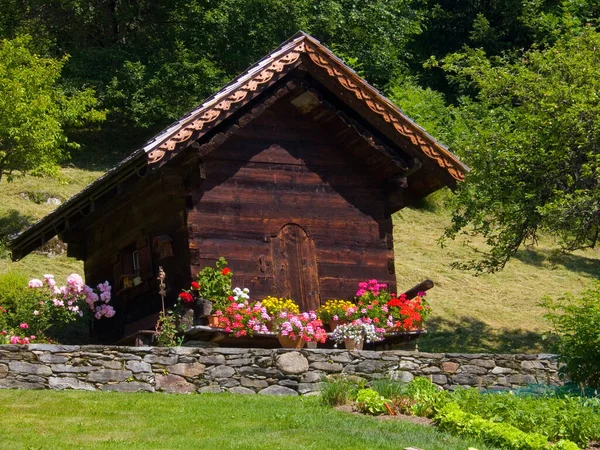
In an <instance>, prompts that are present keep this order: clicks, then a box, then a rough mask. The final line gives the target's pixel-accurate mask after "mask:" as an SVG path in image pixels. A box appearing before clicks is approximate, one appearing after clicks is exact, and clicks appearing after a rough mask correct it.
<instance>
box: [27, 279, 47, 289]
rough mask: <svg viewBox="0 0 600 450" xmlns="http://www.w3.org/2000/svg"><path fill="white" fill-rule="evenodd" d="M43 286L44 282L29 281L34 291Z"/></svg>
mask: <svg viewBox="0 0 600 450" xmlns="http://www.w3.org/2000/svg"><path fill="white" fill-rule="evenodd" d="M43 285H44V284H43V283H42V280H38V279H37V278H34V279H32V280H29V287H30V288H32V289H33V288H39V287H42V286H43Z"/></svg>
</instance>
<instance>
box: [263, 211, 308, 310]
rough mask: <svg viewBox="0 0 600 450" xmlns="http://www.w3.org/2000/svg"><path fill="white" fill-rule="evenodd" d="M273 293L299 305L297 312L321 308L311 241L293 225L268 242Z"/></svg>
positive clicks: (286, 227) (287, 226) (289, 225)
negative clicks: (269, 244) (270, 253)
mask: <svg viewBox="0 0 600 450" xmlns="http://www.w3.org/2000/svg"><path fill="white" fill-rule="evenodd" d="M271 245H272V247H271V249H272V252H273V272H274V274H273V275H274V279H275V289H276V291H277V295H278V296H279V297H288V298H291V299H293V300H294V301H296V302H297V303H298V304H299V305H300V311H310V310H315V309H317V308H318V307H319V305H320V296H319V274H318V270H317V256H316V252H315V243H314V241H313V240H312V239H311V238H310V237H309V236H308V235H307V234H306V231H304V229H303V228H302V227H301V226H299V225H296V224H293V223H291V224H288V225H286V226H284V227H283V228H282V229H281V230H280V231H279V234H278V235H277V237H276V238H273V239H272V240H271Z"/></svg>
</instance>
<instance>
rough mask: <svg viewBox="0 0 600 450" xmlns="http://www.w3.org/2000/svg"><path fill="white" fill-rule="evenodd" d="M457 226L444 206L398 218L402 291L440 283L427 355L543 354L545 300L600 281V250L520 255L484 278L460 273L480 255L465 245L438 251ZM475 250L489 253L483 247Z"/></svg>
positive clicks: (434, 293)
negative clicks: (444, 235) (462, 264)
mask: <svg viewBox="0 0 600 450" xmlns="http://www.w3.org/2000/svg"><path fill="white" fill-rule="evenodd" d="M449 223H450V215H449V213H448V212H447V211H445V210H444V209H443V208H441V207H437V208H433V210H431V208H429V210H428V209H419V210H417V209H411V208H405V209H403V210H401V211H400V212H398V213H397V214H396V215H395V217H394V245H395V253H396V277H397V280H398V290H403V289H408V288H410V287H412V286H414V285H416V284H417V283H419V282H421V281H423V280H425V279H427V278H429V279H431V280H433V281H434V283H435V287H434V288H433V289H432V290H431V291H430V292H429V293H428V296H427V300H428V301H429V303H430V305H431V308H432V311H433V314H432V317H431V319H430V320H429V322H428V325H427V328H428V329H429V331H430V335H429V336H427V337H425V338H424V339H422V340H420V341H419V349H421V350H426V351H447V352H489V351H491V352H537V351H541V350H543V349H544V345H543V344H544V342H543V340H542V335H543V333H544V331H546V330H547V329H548V323H547V322H546V321H545V320H544V318H543V315H544V313H545V311H544V310H543V309H542V308H541V307H539V306H538V303H539V301H540V299H541V298H542V297H543V296H544V295H550V296H553V297H557V296H558V295H559V294H562V293H564V292H567V291H569V292H573V293H578V292H580V291H582V290H583V289H585V288H586V286H588V285H589V282H590V281H591V280H593V279H594V278H597V277H598V274H600V254H599V253H598V251H597V250H588V251H578V252H574V253H571V254H563V253H561V252H560V251H559V250H558V247H557V246H556V245H554V244H553V243H552V242H550V241H549V240H543V241H541V243H540V245H539V246H537V247H533V248H527V249H522V250H520V251H519V252H518V254H517V256H516V257H515V258H513V259H512V260H511V261H509V263H508V264H507V265H506V267H505V268H504V270H502V271H501V272H499V273H495V274H482V275H479V276H476V275H475V274H473V273H469V272H465V271H461V270H458V269H452V267H451V264H452V262H454V261H463V262H464V261H466V260H469V259H472V258H473V257H475V256H476V255H475V253H474V251H473V250H472V249H471V248H469V247H468V246H466V245H465V242H464V241H461V240H457V241H450V242H448V243H447V244H446V246H445V247H444V248H442V247H440V246H439V245H437V240H438V238H439V237H440V236H441V235H442V233H443V230H444V228H445V227H446V226H447V225H448V224H449ZM472 244H473V245H474V246H475V247H476V248H479V249H482V248H483V246H482V243H481V242H480V241H479V242H478V241H475V242H473V243H472Z"/></svg>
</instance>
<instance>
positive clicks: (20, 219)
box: [0, 209, 33, 240]
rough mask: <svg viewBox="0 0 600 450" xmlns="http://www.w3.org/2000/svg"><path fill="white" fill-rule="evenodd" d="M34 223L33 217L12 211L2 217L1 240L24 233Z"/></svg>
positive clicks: (0, 216) (0, 222) (0, 219)
mask: <svg viewBox="0 0 600 450" xmlns="http://www.w3.org/2000/svg"><path fill="white" fill-rule="evenodd" d="M32 221H33V217H31V216H29V215H26V214H23V213H21V212H20V211H17V210H16V209H11V210H9V211H8V213H7V214H4V215H0V240H2V239H6V238H8V237H10V236H11V235H13V234H15V233H18V232H20V231H22V230H23V229H24V228H25V227H27V226H28V225H29V224H31V222H32Z"/></svg>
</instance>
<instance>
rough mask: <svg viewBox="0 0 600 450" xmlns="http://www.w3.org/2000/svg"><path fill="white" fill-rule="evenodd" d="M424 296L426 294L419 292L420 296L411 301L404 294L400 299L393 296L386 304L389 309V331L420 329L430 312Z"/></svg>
mask: <svg viewBox="0 0 600 450" xmlns="http://www.w3.org/2000/svg"><path fill="white" fill-rule="evenodd" d="M424 296H425V292H419V295H417V296H416V297H414V298H412V299H410V300H409V299H408V298H406V295H404V294H402V295H400V297H395V296H393V297H392V298H391V299H390V300H389V301H388V302H387V304H386V306H387V309H388V315H387V318H386V327H387V328H388V330H389V331H409V330H418V329H420V328H421V327H422V325H423V321H424V320H425V319H426V318H427V316H428V315H429V311H430V309H429V306H428V305H427V302H426V300H425V299H424Z"/></svg>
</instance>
